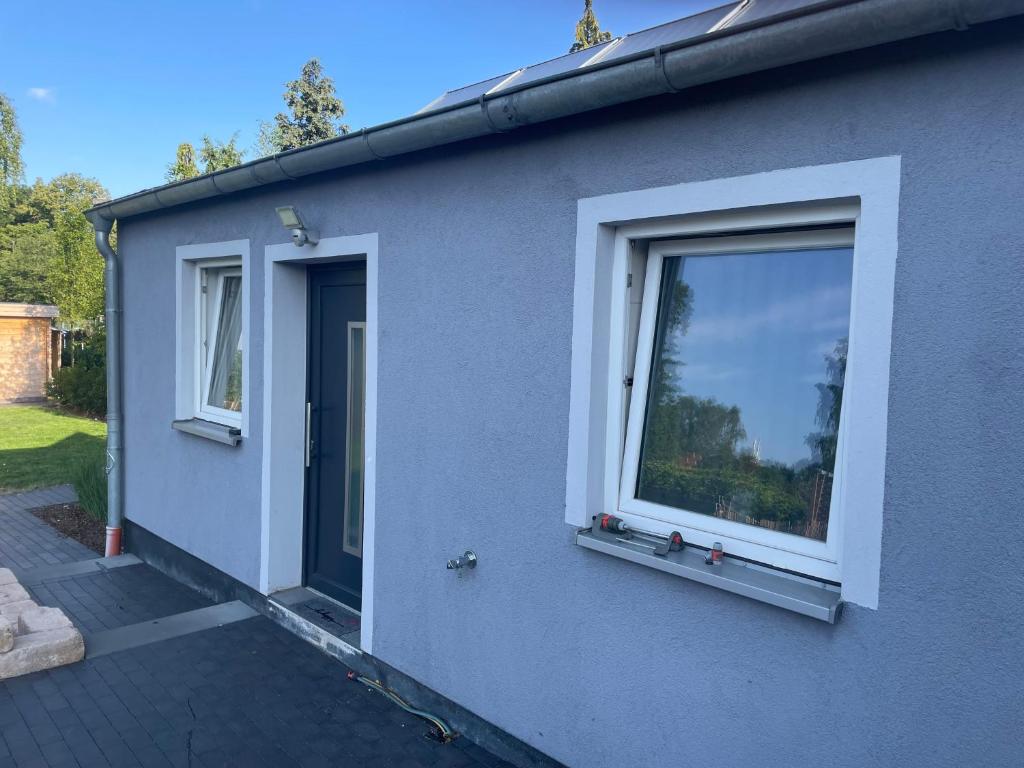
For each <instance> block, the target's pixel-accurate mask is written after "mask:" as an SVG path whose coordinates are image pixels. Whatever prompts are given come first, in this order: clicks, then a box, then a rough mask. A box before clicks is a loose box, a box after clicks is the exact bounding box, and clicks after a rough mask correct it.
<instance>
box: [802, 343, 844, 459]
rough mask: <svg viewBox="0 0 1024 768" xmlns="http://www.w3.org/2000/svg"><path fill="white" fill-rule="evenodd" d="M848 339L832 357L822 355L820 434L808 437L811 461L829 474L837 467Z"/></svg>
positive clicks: (819, 397) (837, 348)
mask: <svg viewBox="0 0 1024 768" xmlns="http://www.w3.org/2000/svg"><path fill="white" fill-rule="evenodd" d="M847 345H848V341H847V339H839V340H838V341H837V342H836V346H835V349H833V350H832V354H830V355H825V379H826V380H825V381H824V382H823V383H820V384H815V385H814V386H815V388H816V389H817V390H818V415H817V419H818V426H820V427H821V432H815V433H813V434H810V435H808V436H807V444H808V445H809V446H810V448H811V452H812V453H813V456H814V461H816V462H817V463H819V464H821V465H822V466H823V467H824V468H825V469H827V471H829V472H832V471H833V468H834V467H835V465H836V443H837V441H838V438H839V412H840V410H841V409H842V405H843V381H844V380H845V379H846V351H847Z"/></svg>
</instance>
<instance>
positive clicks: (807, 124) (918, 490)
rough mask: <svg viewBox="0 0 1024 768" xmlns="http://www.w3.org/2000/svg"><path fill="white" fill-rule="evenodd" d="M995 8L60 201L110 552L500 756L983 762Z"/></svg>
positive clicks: (726, 10) (1011, 98)
mask: <svg viewBox="0 0 1024 768" xmlns="http://www.w3.org/2000/svg"><path fill="white" fill-rule="evenodd" d="M1022 14H1024V2H1020V1H1019V0H1012V1H1011V0H1000V1H998V2H997V1H995V0H984V1H983V0H957V1H951V2H944V3H937V2H934V1H933V0H898V1H897V0H858V1H853V2H851V1H840V2H822V3H818V2H789V1H787V2H781V0H779V1H775V0H753V2H743V3H738V4H737V3H731V4H728V5H725V6H723V7H721V8H718V9H715V10H712V11H708V12H706V13H703V14H699V15H697V16H693V17H689V18H686V19H682V20H679V21H676V22H673V23H671V24H667V25H664V26H661V27H657V28H654V29H651V30H647V31H644V32H640V33H637V34H635V35H629V36H626V37H623V38H620V39H616V40H613V41H611V42H609V43H607V44H605V45H603V46H601V47H595V48H591V49H588V50H586V51H583V52H580V53H577V54H571V55H568V56H563V57H560V58H558V59H554V60H552V61H549V62H545V63H542V64H539V65H536V66H533V67H526V68H525V69H522V70H518V71H516V72H513V73H510V74H508V75H502V76H499V77H495V78H493V79H491V80H487V81H485V82H482V83H478V84H475V85H471V86H467V87H465V88H461V89H458V90H454V91H449V92H447V93H445V94H444V95H443V96H442V97H440V98H439V99H437V100H436V101H434V102H433V103H431V104H430V105H428V106H427V107H426V108H425V109H424V110H422V111H421V112H419V113H417V114H415V115H412V116H410V117H408V118H406V119H403V120H399V121H396V122H393V123H388V124H385V125H382V126H378V127H375V128H370V129H366V130H363V131H358V132H354V133H351V134H349V135H346V136H343V137H340V138H338V139H334V140H330V141H327V142H323V143H321V144H317V145H315V146H311V147H308V148H304V149H300V150H295V151H292V152H287V153H283V154H280V155H277V156H274V157H268V158H263V159H260V160H256V161H253V162H249V163H246V164H245V165H242V166H239V167H237V168H233V169H229V170H224V171H219V172H217V173H214V174H212V175H206V176H202V177H199V178H196V179H192V180H189V181H185V182H180V183H176V184H170V185H167V186H164V187H160V188H158V189H150V190H143V191H141V192H139V193H137V194H134V195H130V196H128V197H125V198H121V199H119V200H114V201H111V202H107V203H103V204H100V205H97V206H96V207H95V208H93V209H92V210H91V211H90V212H89V216H90V220H91V221H92V222H93V224H94V226H95V228H96V231H97V243H98V247H99V248H100V250H101V252H102V253H103V254H104V255H105V258H106V259H107V270H108V272H107V277H108V281H109V282H108V285H110V286H112V291H111V294H112V296H114V297H118V296H120V297H122V301H123V306H122V307H120V309H122V310H123V312H122V313H118V312H116V311H114V312H111V314H110V317H109V318H108V323H107V327H108V343H110V344H111V347H110V349H111V358H110V359H111V360H112V361H113V363H112V364H111V365H110V366H109V367H110V369H111V371H112V374H111V375H112V376H113V377H114V378H113V379H112V383H111V386H109V387H108V390H109V391H110V393H111V395H110V396H111V407H110V411H111V416H112V418H111V421H110V425H111V429H110V446H109V447H110V455H111V457H112V461H113V465H114V466H113V471H112V472H111V475H110V477H111V498H112V502H111V520H110V526H109V527H110V535H111V542H112V547H114V548H115V550H116V548H117V547H119V544H118V540H117V537H118V536H120V530H121V528H122V527H123V528H124V530H125V535H126V539H127V545H128V548H129V549H131V550H132V551H134V552H136V553H139V554H140V555H141V556H143V557H145V558H146V559H148V560H150V561H151V562H157V563H160V564H161V565H162V567H166V568H167V569H169V570H171V571H173V572H174V573H176V574H178V575H179V576H181V577H182V578H189V579H191V580H193V581H194V582H196V583H199V582H202V583H204V584H206V585H207V588H208V589H211V590H221V591H222V592H231V593H233V594H244V595H247V596H248V598H247V599H251V600H253V601H258V600H260V599H262V600H264V601H267V605H268V606H269V607H268V610H270V611H271V612H274V613H275V615H278V616H279V617H282V620H284V621H287V622H290V625H291V626H292V627H293V628H295V629H296V631H301V632H303V633H304V634H306V635H307V636H310V637H314V638H316V639H317V642H320V643H321V644H322V645H324V646H325V647H330V648H333V649H334V650H335V651H336V652H338V653H340V654H342V655H343V657H344V658H346V659H347V660H348V661H349V663H351V664H353V665H360V664H364V665H369V666H370V667H371V668H372V669H374V670H376V672H375V676H376V675H384V676H387V679H388V684H391V685H395V686H398V685H406V686H407V688H406V689H407V690H411V691H413V694H415V695H412V694H410V698H413V699H414V701H427V700H429V701H430V702H431V703H432V704H431V705H432V706H434V707H435V708H436V707H441V706H442V705H443V706H447V707H448V708H449V709H448V710H447V711H448V713H449V715H448V716H449V717H451V718H452V719H453V720H455V721H456V722H457V723H466V724H468V725H463V726H462V727H461V730H463V731H464V732H465V733H466V734H467V735H468V736H469V737H470V738H475V739H481V740H482V741H486V742H487V743H488V744H489V745H490V746H491V747H492V748H495V749H498V747H500V749H498V751H499V752H502V753H503V754H506V755H510V756H511V758H512V759H514V760H516V761H517V762H519V763H520V764H524V765H526V764H541V763H542V762H543V760H544V759H551V760H556V761H560V762H562V763H565V764H569V765H574V766H587V767H588V768H600V767H602V766H662V765H671V764H684V763H688V762H693V763H695V764H696V763H704V762H707V763H709V764H713V765H728V766H792V765H813V766H862V765H867V764H882V765H914V766H954V765H965V764H969V763H973V762H975V761H976V760H977V759H978V756H979V755H982V756H984V760H985V762H986V764H990V765H1012V764H1017V763H1018V761H1019V758H1020V754H1021V753H1022V750H1024V743H1022V735H1021V729H1020V711H1021V710H1020V690H1021V686H1022V683H1024V662H1022V658H1024V654H1022V653H1021V650H1022V649H1021V637H1022V634H1021V633H1022V630H1024V616H1022V614H1021V612H1020V610H1019V609H1018V608H1017V606H1018V605H1019V604H1020V602H1021V598H1022V597H1024V576H1022V569H1021V568H1020V566H1019V565H1018V564H1017V563H1016V559H1015V558H1016V554H1017V552H1018V551H1020V550H1021V548H1022V546H1021V545H1024V523H1022V521H1021V516H1020V514H1019V509H1020V499H1021V496H1022V492H1024V486H1022V484H1021V479H1020V478H1021V473H1020V471H1019V466H1020V464H1021V463H1022V459H1024V456H1022V454H1021V450H1020V448H1019V444H1020V441H1019V440H1017V439H1016V435H1018V434H1019V433H1020V431H1021V430H1022V429H1024V411H1022V409H1021V407H1020V405H1019V401H1020V396H1019V395H1020V391H1019V390H1020V382H1021V374H1022V372H1024V371H1022V367H1024V360H1022V357H1021V354H1020V338H1021V310H1020V289H1021V263H1020V256H1019V253H1020V246H1019V244H1020V242H1021V241H1022V239H1024V217H1022V216H1021V215H1020V205H1021V189H1022V179H1024V133H1022V132H1021V130H1020V125H1021V117H1022V115H1024V89H1022V88H1021V87H1019V85H1020V73H1021V72H1022V71H1024V18H1022V17H1021V16H1022ZM115 221H116V222H117V226H118V246H117V253H115V252H114V251H113V250H112V249H111V246H110V244H109V242H108V240H107V234H108V233H109V230H110V228H111V226H112V224H113V223H114V222H115ZM112 309H115V310H116V309H118V307H116V306H114V307H112ZM111 321H113V322H111ZM119 337H120V338H119ZM118 356H121V357H123V359H119V358H118ZM117 371H120V377H121V378H120V379H118V378H117ZM826 487H827V488H828V494H827V499H824V500H823V499H822V496H823V494H824V491H823V490H822V489H823V488H826ZM122 493H123V499H122V498H121V494H122ZM982 498H983V499H984V503H979V499H982ZM722 510H726V512H727V513H726V514H723V513H722ZM716 511H717V512H718V514H716ZM122 518H123V519H122ZM310 600H314V601H315V600H319V601H320V603H319V606H320V607H319V608H317V609H316V610H315V611H307V612H306V613H305V614H304V613H303V606H305V605H307V603H308V602H309V601H310ZM335 603H337V604H341V605H344V606H348V608H349V609H350V610H351V611H353V612H355V611H358V616H359V619H360V621H358V622H357V621H356V619H355V617H356V614H355V613H350V614H345V609H343V608H337V607H336V606H335V608H330V607H328V608H324V607H323V606H325V605H326V606H334V605H335ZM331 611H334V613H331ZM324 613H328V614H330V615H331V616H332V617H335V618H336V617H344V616H348V619H345V620H344V621H336V622H335V623H337V624H339V625H344V628H345V634H344V637H340V636H337V637H335V635H339V633H337V632H335V633H333V634H332V633H331V631H330V630H329V629H325V628H324V622H321V624H319V625H318V624H317V622H316V616H314V615H312V614H316V615H320V616H323V615H324ZM327 623H329V622H327ZM328 635H331V637H334V639H333V640H332V639H330V638H329V637H328ZM416 696H420V697H422V698H420V699H417V698H416ZM445 702H447V703H446V704H445ZM488 729H491V730H488ZM495 745H497V746H495ZM543 756H546V757H543Z"/></svg>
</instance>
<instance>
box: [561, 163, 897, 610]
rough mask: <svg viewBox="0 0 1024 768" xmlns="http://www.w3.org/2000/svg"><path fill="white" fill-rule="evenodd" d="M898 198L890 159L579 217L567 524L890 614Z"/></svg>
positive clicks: (689, 190)
mask: <svg viewBox="0 0 1024 768" xmlns="http://www.w3.org/2000/svg"><path fill="white" fill-rule="evenodd" d="M899 182H900V160H899V158H898V157H886V158H875V159H869V160H858V161H853V162H847V163H837V164H833V165H822V166H809V167H806V168H791V169H784V170H778V171H770V172H766V173H758V174H753V175H750V176H739V177H735V178H728V179H713V180H709V181H699V182H688V183H684V184H677V185H673V186H668V187H659V188H652V189H641V190H636V191H631V192H622V193H615V194H610V195H603V196H600V197H594V198H587V199H583V200H580V201H579V204H578V211H577V214H578V215H577V236H576V264H575V276H574V288H573V291H574V293H573V337H572V370H571V386H570V399H569V440H568V451H567V459H566V507H565V520H566V522H567V523H569V524H571V525H573V526H575V527H577V528H578V529H580V530H582V529H586V528H589V527H590V526H591V523H592V521H593V520H594V519H596V518H597V517H598V516H599V515H602V514H612V515H615V516H617V517H621V518H622V519H623V520H624V521H625V522H626V523H627V525H632V527H634V528H636V529H639V530H641V531H649V532H651V533H654V534H657V535H660V536H666V535H668V534H670V533H671V532H672V531H679V532H681V533H682V534H683V537H684V539H685V541H686V542H687V543H688V544H690V545H695V546H698V547H704V548H707V547H711V546H712V545H713V544H714V543H716V542H720V543H722V544H723V547H724V550H725V553H726V556H727V558H729V557H732V558H735V559H734V560H733V561H732V562H734V563H737V564H742V563H743V562H744V561H750V562H752V563H755V564H759V566H757V567H763V566H767V567H769V568H775V569H780V570H781V571H787V572H790V573H793V574H798V575H802V576H805V577H809V578H810V579H811V580H815V581H819V582H829V583H830V584H833V585H839V587H838V589H839V591H840V592H841V597H842V600H843V601H845V602H852V603H856V604H859V605H862V606H866V607H869V608H877V606H878V594H879V573H880V564H881V537H882V515H883V502H884V488H885V451H886V439H887V416H888V391H889V355H890V350H891V342H892V339H891V335H892V315H893V299H894V282H895V267H896V254H897V232H898V221H899V189H900V183H899ZM577 540H578V541H580V538H579V535H578V536H577ZM583 541H586V538H585V537H584V539H583ZM611 549H615V548H614V547H613V548H611ZM635 549H636V547H634V550H635ZM602 551H609V549H608V548H607V547H606V548H604V549H602ZM609 553H610V554H617V553H616V552H609ZM620 556H626V555H624V554H620ZM636 557H637V556H635V552H634V553H630V554H629V556H627V557H626V559H633V560H634V561H636V562H639V560H637V559H636ZM640 559H641V560H642V559H643V558H640ZM755 569H756V568H755ZM662 570H664V568H662ZM785 578H789V576H788V575H787V576H785ZM834 588H835V587H829V589H834Z"/></svg>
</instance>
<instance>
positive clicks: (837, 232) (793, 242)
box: [607, 206, 857, 581]
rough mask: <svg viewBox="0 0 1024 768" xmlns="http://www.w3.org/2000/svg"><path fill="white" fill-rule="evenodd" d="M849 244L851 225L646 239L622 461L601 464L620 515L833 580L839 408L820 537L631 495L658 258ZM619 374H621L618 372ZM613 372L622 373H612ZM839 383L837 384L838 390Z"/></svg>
mask: <svg viewBox="0 0 1024 768" xmlns="http://www.w3.org/2000/svg"><path fill="white" fill-rule="evenodd" d="M846 211H847V212H846V213H841V212H840V211H839V210H837V216H854V215H855V209H854V208H852V207H850V206H846ZM853 245H854V231H853V229H852V228H842V229H818V230H804V231H799V232H774V233H771V234H758V235H736V236H732V237H716V238H695V239H691V240H675V241H671V240H670V241H657V242H654V243H652V244H651V245H650V248H649V250H648V254H647V263H646V267H645V272H646V274H645V275H644V276H643V277H642V276H641V275H637V274H633V281H638V280H640V279H641V277H642V279H643V283H644V284H643V300H642V309H641V314H640V319H639V323H638V324H637V326H638V327H637V328H636V331H635V333H636V337H637V341H636V354H635V357H634V360H635V368H634V373H633V386H632V388H631V393H630V396H629V397H630V403H629V410H628V413H627V414H626V417H625V421H626V430H625V448H624V452H623V458H622V460H621V463H618V462H617V463H616V464H614V465H613V466H611V467H609V468H608V469H607V473H608V477H609V478H614V477H615V475H619V477H620V483H619V488H618V496H617V498H616V499H614V500H612V499H609V504H611V503H612V502H613V501H614V503H615V507H616V512H617V514H618V515H619V516H621V517H623V519H627V521H628V522H630V523H632V524H633V525H635V526H636V527H639V528H647V529H652V528H653V529H658V530H660V532H663V533H669V532H671V531H673V530H678V531H680V532H681V533H682V534H683V538H684V539H685V540H686V541H688V542H690V543H693V544H697V545H698V546H702V547H708V548H710V547H711V545H712V544H714V543H715V542H716V541H718V542H721V543H722V544H723V545H724V548H725V551H726V552H729V553H731V554H733V555H738V556H740V557H744V558H748V559H751V560H756V561H758V562H763V563H766V564H768V565H772V566H775V567H777V568H784V569H786V570H790V571H796V572H798V573H802V574H806V575H809V576H814V577H818V578H822V579H826V580H829V581H838V580H839V577H840V574H839V571H838V567H837V563H838V560H839V531H840V521H841V519H842V516H843V509H842V493H841V490H840V489H841V488H842V476H843V472H842V467H843V466H844V463H843V462H844V459H845V456H844V455H843V446H844V445H845V441H844V439H843V437H844V434H845V433H844V431H843V427H844V420H843V418H842V415H840V424H839V439H838V445H839V448H838V451H837V456H836V467H835V470H836V471H835V479H834V481H833V485H832V489H833V493H832V496H833V501H832V505H831V507H830V513H829V521H828V533H827V536H826V540H825V541H824V542H822V541H818V540H816V539H810V538H806V537H803V536H796V535H793V534H789V533H782V532H779V531H771V530H768V529H766V528H760V527H757V526H752V525H745V524H743V523H739V522H735V521H732V520H723V519H719V518H715V517H709V516H708V515H703V514H699V513H697V512H690V511H687V510H684V509H677V508H673V507H668V506H665V505H661V504H655V503H652V502H649V501H644V500H643V499H637V498H636V487H637V477H638V475H639V464H640V453H641V444H642V441H643V425H644V421H645V417H646V409H647V403H648V391H647V390H648V386H649V383H650V382H649V379H650V370H651V357H652V355H653V352H654V335H655V327H656V326H657V316H658V303H659V295H660V292H661V291H660V288H661V273H662V265H663V263H664V259H665V258H666V257H670V256H687V255H702V256H705V255H707V256H710V255H713V254H716V253H765V252H770V251H795V250H809V249H820V248H841V247H847V248H852V247H853ZM634 263H635V262H634ZM632 325H633V323H630V326H631V327H630V329H629V335H630V337H632V336H633V333H634V331H633V329H632ZM630 346H632V345H630ZM855 357H856V356H855ZM625 362H626V365H627V366H628V365H629V364H630V362H631V361H630V360H628V359H627V360H626V361H625ZM616 373H618V372H616ZM623 375H628V374H626V373H625V372H624V373H623ZM616 378H619V380H621V377H620V376H618V375H617V376H616ZM856 378H857V377H856V372H854V373H853V374H851V373H850V370H849V364H848V365H847V380H848V381H855V380H856ZM846 391H847V390H846V389H845V388H844V395H845V394H846Z"/></svg>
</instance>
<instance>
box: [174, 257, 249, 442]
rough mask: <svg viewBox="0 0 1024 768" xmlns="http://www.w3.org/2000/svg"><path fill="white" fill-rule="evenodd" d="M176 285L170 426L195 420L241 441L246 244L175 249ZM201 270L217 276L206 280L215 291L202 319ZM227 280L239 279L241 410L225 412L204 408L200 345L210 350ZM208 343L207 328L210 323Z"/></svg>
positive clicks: (244, 425)
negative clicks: (209, 313) (228, 430)
mask: <svg viewBox="0 0 1024 768" xmlns="http://www.w3.org/2000/svg"><path fill="white" fill-rule="evenodd" d="M175 255H176V262H177V269H176V272H177V281H176V283H177V284H176V296H177V302H176V320H177V322H176V334H175V336H176V342H175V343H176V360H175V413H174V417H175V419H176V420H189V419H200V420H202V421H208V422H211V423H214V424H220V425H222V426H225V427H229V428H233V429H238V430H240V432H241V436H242V437H243V438H244V437H248V433H249V389H250V388H249V383H250V379H251V376H250V373H249V360H250V357H249V354H250V351H249V297H250V282H251V281H250V279H249V241H248V240H230V241H226V242H219V243H201V244H195V245H184V246H178V247H177V248H176V249H175ZM207 270H218V273H217V275H216V277H215V279H214V280H210V281H209V282H210V285H208V286H207V291H215V292H216V293H215V294H214V296H215V297H216V299H215V301H214V302H213V308H212V312H213V316H212V318H208V317H207V301H206V297H205V296H204V294H203V281H204V279H205V275H206V274H207ZM229 274H232V275H239V276H241V278H242V286H241V291H242V336H241V340H242V410H241V412H238V411H231V410H228V409H226V408H217V407H215V406H211V405H207V402H206V401H207V396H208V388H209V378H210V366H211V364H212V359H207V356H206V355H205V354H204V345H207V344H210V345H214V346H215V345H216V342H217V339H216V337H217V333H218V331H219V327H218V326H217V323H218V319H219V316H220V304H221V301H222V299H223V290H222V282H223V278H224V277H225V276H227V275H229ZM208 321H212V322H213V323H214V327H212V328H210V338H207V328H208V327H209V326H210V322H208Z"/></svg>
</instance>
